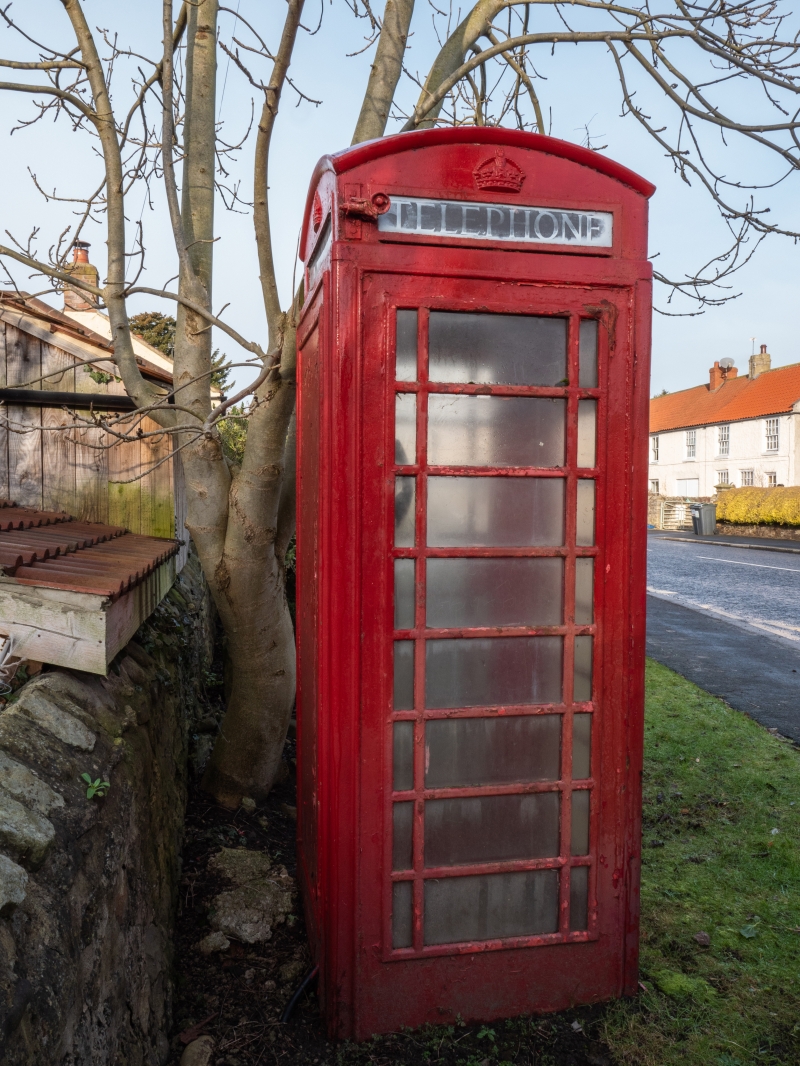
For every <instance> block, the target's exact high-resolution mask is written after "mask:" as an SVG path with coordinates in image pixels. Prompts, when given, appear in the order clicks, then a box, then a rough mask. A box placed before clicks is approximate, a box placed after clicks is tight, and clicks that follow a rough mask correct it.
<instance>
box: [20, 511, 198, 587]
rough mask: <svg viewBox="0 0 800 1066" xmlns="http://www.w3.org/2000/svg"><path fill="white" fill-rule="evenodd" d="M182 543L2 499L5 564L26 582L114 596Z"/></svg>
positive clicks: (141, 578) (139, 578)
mask: <svg viewBox="0 0 800 1066" xmlns="http://www.w3.org/2000/svg"><path fill="white" fill-rule="evenodd" d="M179 547H180V545H179V544H178V542H177V541H175V540H167V539H165V538H163V537H145V536H140V535H139V534H137V533H129V532H128V531H127V530H126V529H124V528H123V527H121V526H107V525H103V524H102V523H98V522H79V521H78V520H77V519H75V518H72V516H71V515H68V514H64V513H58V512H51V511H35V510H32V509H30V508H25V507H17V506H16V505H15V504H14V503H12V502H11V501H9V500H0V569H2V570H3V572H4V573H5V574H7V575H8V576H11V577H13V578H14V579H15V580H16V581H18V582H20V584H23V585H40V586H43V587H45V588H56V589H66V590H69V591H72V592H92V593H96V594H98V595H102V596H108V597H110V598H111V599H112V600H114V599H117V598H118V597H119V596H121V595H123V594H124V593H125V592H128V591H129V589H131V588H134V587H135V586H136V585H138V584H139V583H140V582H141V581H144V579H145V578H146V577H148V576H149V575H150V574H152V573H153V571H154V570H155V569H156V568H157V567H159V566H161V564H162V563H165V562H166V561H167V559H169V558H170V557H171V556H173V555H175V554H176V553H177V551H178V549H179Z"/></svg>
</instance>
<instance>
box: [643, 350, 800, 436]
mask: <svg viewBox="0 0 800 1066" xmlns="http://www.w3.org/2000/svg"><path fill="white" fill-rule="evenodd" d="M798 400H800V363H794V364H792V365H791V366H781V367H778V368H777V369H776V370H767V371H765V372H764V373H763V374H759V376H758V377H757V378H753V379H752V380H751V379H750V378H748V377H741V378H739V377H737V378H733V379H732V380H729V381H726V382H725V383H724V384H723V385H720V387H719V388H718V389H716V390H715V391H714V392H712V391H711V389H710V387H709V386H708V385H696V386H695V387H694V388H693V389H683V390H682V391H681V392H673V393H670V394H669V395H667V396H654V397H653V399H652V400H651V401H650V432H651V433H661V432H664V431H666V430H670V429H682V428H683V427H685V426H707V425H713V424H715V423H718V422H741V421H744V420H745V419H748V418H764V417H765V416H766V415H778V414H783V413H784V412H786V411H791V409H792V408H793V407H794V405H795V404H796V403H797V402H798Z"/></svg>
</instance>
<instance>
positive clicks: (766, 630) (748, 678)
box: [647, 533, 800, 742]
mask: <svg viewBox="0 0 800 1066" xmlns="http://www.w3.org/2000/svg"><path fill="white" fill-rule="evenodd" d="M675 537H680V538H683V537H687V538H688V542H687V541H686V540H676V539H674V538H675ZM747 543H749V544H752V545H753V546H752V547H749V548H748V547H736V546H734V545H733V543H732V542H730V541H723V540H722V538H719V537H715V538H714V539H713V540H711V539H706V540H701V539H699V538H698V539H695V538H693V537H692V536H691V534H688V535H687V534H683V533H679V534H672V535H667V534H650V536H649V537H648V552H647V563H648V572H647V586H648V597H647V654H648V655H650V656H651V657H652V658H654V659H657V660H658V661H659V662H662V663H664V665H665V666H669V667H670V668H671V669H673V670H676V671H677V672H678V673H680V674H682V675H683V676H684V677H687V678H689V680H690V681H693V682H694V683H695V684H697V685H700V686H701V687H702V688H704V689H706V690H707V691H709V692H712V693H714V695H716V696H721V697H722V699H724V700H726V702H728V703H729V704H731V706H732V707H736V708H737V709H738V710H741V711H745V712H746V713H747V714H750V715H751V716H752V717H753V718H755V719H756V721H758V722H761V724H762V725H765V726H766V727H767V728H777V729H778V730H779V732H780V733H782V734H783V735H784V736H789V737H792V738H793V739H794V740H795V741H797V742H800V553H795V552H792V551H773V550H770V548H772V547H782V548H787V547H788V548H792V547H794V548H795V549H796V548H800V544H797V545H794V544H792V543H791V542H790V543H789V544H787V543H786V542H785V541H784V542H770V543H769V545H768V546H766V547H764V548H762V547H761V546H760V545H759V544H758V542H757V541H756V542H753V541H749V542H747Z"/></svg>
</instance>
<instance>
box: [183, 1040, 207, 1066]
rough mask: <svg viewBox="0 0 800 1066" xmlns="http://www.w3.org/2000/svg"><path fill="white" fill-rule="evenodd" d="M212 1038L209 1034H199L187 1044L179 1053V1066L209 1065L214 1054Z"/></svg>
mask: <svg viewBox="0 0 800 1066" xmlns="http://www.w3.org/2000/svg"><path fill="white" fill-rule="evenodd" d="M214 1048H215V1044H214V1040H213V1038H212V1037H210V1036H200V1037H198V1038H197V1040H193V1041H192V1042H191V1044H187V1045H186V1048H185V1050H184V1052H183V1054H182V1055H181V1063H180V1066H210V1064H211V1060H212V1058H213V1055H214Z"/></svg>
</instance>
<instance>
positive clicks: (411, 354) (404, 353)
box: [395, 311, 417, 381]
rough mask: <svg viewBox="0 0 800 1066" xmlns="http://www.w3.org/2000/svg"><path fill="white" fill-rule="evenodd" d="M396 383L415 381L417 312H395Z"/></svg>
mask: <svg viewBox="0 0 800 1066" xmlns="http://www.w3.org/2000/svg"><path fill="white" fill-rule="evenodd" d="M395 378H396V380H397V381H416V380H417V312H416V311H398V312H397V352H396V356H395Z"/></svg>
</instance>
